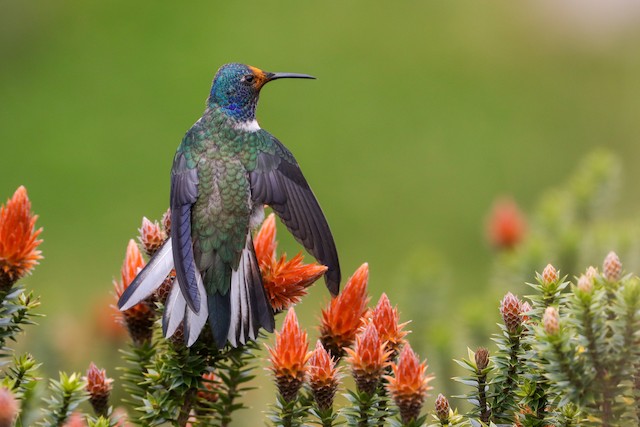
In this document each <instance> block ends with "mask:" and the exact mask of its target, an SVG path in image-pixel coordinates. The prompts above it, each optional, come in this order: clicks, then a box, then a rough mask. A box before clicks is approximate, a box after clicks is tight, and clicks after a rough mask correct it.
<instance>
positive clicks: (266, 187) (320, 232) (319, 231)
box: [250, 131, 340, 295]
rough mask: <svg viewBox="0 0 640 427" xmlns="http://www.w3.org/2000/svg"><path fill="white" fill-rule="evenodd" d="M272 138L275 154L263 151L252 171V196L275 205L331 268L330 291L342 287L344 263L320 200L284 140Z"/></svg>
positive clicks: (295, 232) (328, 274) (291, 228)
mask: <svg viewBox="0 0 640 427" xmlns="http://www.w3.org/2000/svg"><path fill="white" fill-rule="evenodd" d="M261 132H263V136H264V137H265V138H270V141H269V143H270V146H271V147H273V148H274V149H275V151H274V153H273V154H271V153H267V152H264V151H262V152H260V153H259V154H258V158H257V163H256V168H255V169H254V170H253V171H252V172H251V177H250V179H251V197H252V199H253V202H254V203H262V204H267V205H269V206H271V208H272V209H273V210H274V211H275V212H276V214H278V216H279V217H280V219H281V220H282V222H284V224H285V225H286V226H287V228H288V229H289V231H290V232H291V233H292V234H293V235H294V237H295V238H296V240H298V242H300V243H301V244H302V245H304V247H305V248H306V249H307V250H308V251H309V252H310V253H311V254H312V255H313V256H314V257H316V259H317V260H318V261H319V262H320V263H322V264H323V265H326V266H327V267H328V270H327V272H326V273H325V281H326V284H327V288H328V289H329V292H331V293H332V294H333V295H337V294H338V292H339V290H340V264H339V261H338V253H337V251H336V245H335V243H334V241H333V235H332V234H331V230H330V229H329V224H327V220H326V218H325V217H324V214H323V213H322V209H321V208H320V205H319V204H318V200H317V199H316V197H315V196H314V194H313V191H311V188H310V187H309V184H308V183H307V180H306V179H305V178H304V175H302V171H301V170H300V167H299V166H298V164H297V162H296V161H295V159H294V157H293V155H292V154H291V152H289V150H287V148H286V147H285V146H284V145H282V143H281V142H280V141H278V140H277V139H276V138H274V137H273V136H271V135H270V134H268V133H267V132H264V131H261Z"/></svg>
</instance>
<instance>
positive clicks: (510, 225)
mask: <svg viewBox="0 0 640 427" xmlns="http://www.w3.org/2000/svg"><path fill="white" fill-rule="evenodd" d="M526 227H527V224H526V220H525V217H524V215H523V214H522V212H520V209H519V208H518V205H517V204H516V203H515V202H514V201H513V200H511V199H508V198H507V199H501V200H498V201H496V202H495V203H494V205H493V208H492V210H491V214H490V216H489V220H488V222H487V236H488V239H489V242H490V243H491V244H492V245H493V246H494V247H496V248H498V249H512V248H514V247H515V246H516V245H517V244H518V243H520V242H521V241H522V239H523V238H524V234H525V231H526Z"/></svg>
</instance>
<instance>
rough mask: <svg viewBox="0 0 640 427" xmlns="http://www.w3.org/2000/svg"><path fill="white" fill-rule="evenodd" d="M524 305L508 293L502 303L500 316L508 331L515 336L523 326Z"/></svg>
mask: <svg viewBox="0 0 640 427" xmlns="http://www.w3.org/2000/svg"><path fill="white" fill-rule="evenodd" d="M521 313H522V303H521V302H520V300H519V299H518V297H517V296H515V295H513V294H512V293H511V292H508V293H507V294H506V295H505V296H504V298H503V299H502V301H501V302H500V314H502V320H503V321H504V325H505V326H506V327H507V331H509V333H511V334H515V333H516V332H517V331H518V328H519V327H520V325H522V314H521Z"/></svg>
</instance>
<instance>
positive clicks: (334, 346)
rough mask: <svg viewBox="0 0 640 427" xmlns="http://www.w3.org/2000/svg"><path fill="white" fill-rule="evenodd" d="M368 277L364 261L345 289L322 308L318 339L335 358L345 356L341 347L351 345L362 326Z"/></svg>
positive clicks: (365, 311) (366, 299)
mask: <svg viewBox="0 0 640 427" xmlns="http://www.w3.org/2000/svg"><path fill="white" fill-rule="evenodd" d="M368 280H369V265H368V264H367V263H364V264H362V265H361V266H360V268H358V269H357V270H356V272H355V273H353V276H351V277H350V278H349V280H348V281H347V284H346V285H345V287H344V290H343V291H342V292H341V293H340V294H339V295H338V296H337V297H335V298H333V299H332V300H331V302H330V303H329V305H328V306H327V308H325V309H324V310H322V318H321V324H320V340H321V341H322V344H323V345H324V348H326V349H327V350H328V351H329V353H331V355H332V356H333V357H335V358H340V357H342V356H343V355H344V349H345V348H346V347H350V346H351V345H352V344H353V342H354V340H355V338H356V334H357V332H358V329H359V328H360V326H362V318H363V317H364V316H365V315H366V314H367V311H368V309H367V304H368V303H369V296H368V295H367V282H368Z"/></svg>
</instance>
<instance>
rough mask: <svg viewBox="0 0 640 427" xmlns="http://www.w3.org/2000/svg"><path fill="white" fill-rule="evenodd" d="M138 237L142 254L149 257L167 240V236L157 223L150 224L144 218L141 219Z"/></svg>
mask: <svg viewBox="0 0 640 427" xmlns="http://www.w3.org/2000/svg"><path fill="white" fill-rule="evenodd" d="M138 232H139V233H140V235H139V236H138V240H139V241H140V245H141V246H142V249H143V250H144V252H145V253H146V254H147V255H149V256H150V257H151V256H153V255H154V254H155V253H156V252H158V249H160V246H162V244H163V243H164V241H165V240H167V234H166V233H165V232H164V230H163V229H162V228H161V227H160V224H158V222H157V221H154V222H151V221H150V220H149V219H148V218H147V217H146V216H145V217H142V226H140V228H139V229H138Z"/></svg>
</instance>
